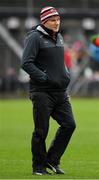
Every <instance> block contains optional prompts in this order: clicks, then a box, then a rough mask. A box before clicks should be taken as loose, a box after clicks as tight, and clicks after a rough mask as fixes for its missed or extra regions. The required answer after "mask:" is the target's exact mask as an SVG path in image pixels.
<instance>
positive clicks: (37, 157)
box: [22, 26, 75, 171]
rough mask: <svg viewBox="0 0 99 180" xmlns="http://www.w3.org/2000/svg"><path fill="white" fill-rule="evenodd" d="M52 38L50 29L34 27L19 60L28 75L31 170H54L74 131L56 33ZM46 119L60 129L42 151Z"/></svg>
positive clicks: (61, 41)
mask: <svg viewBox="0 0 99 180" xmlns="http://www.w3.org/2000/svg"><path fill="white" fill-rule="evenodd" d="M54 35H55V34H54ZM54 38H55V39H53V33H52V31H51V30H48V29H47V28H45V27H43V26H37V28H36V29H35V30H32V31H31V32H30V34H29V35H28V37H27V39H26V44H25V48H24V52H23V58H22V67H23V69H24V70H25V71H26V72H27V73H28V74H29V75H30V99H31V100H32V103H33V119H34V132H33V135H32V141H31V147H32V163H33V164H32V167H33V170H34V171H35V170H37V169H43V168H45V167H46V164H47V163H49V164H53V165H54V166H56V167H58V166H57V165H58V164H59V163H60V159H61V156H62V154H63V153H64V151H65V149H66V147H67V145H68V143H69V140H70V138H71V136H72V133H73V131H74V129H75V121H74V118H73V113H72V109H71V105H70V103H69V99H68V97H67V94H66V89H67V86H68V84H69V82H70V76H69V72H68V71H67V69H65V65H64V47H63V39H62V36H61V35H60V33H56V36H55V37H54ZM50 116H52V117H53V119H55V120H56V121H57V123H58V124H59V125H60V127H59V129H58V130H57V133H56V136H55V138H54V140H53V142H52V144H51V146H50V148H49V150H48V152H46V144H45V140H46V137H47V134H48V129H49V118H50Z"/></svg>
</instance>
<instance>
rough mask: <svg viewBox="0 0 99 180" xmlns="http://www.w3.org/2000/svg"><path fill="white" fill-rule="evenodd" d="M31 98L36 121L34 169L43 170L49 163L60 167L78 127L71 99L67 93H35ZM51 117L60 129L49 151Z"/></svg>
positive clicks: (32, 145)
mask: <svg viewBox="0 0 99 180" xmlns="http://www.w3.org/2000/svg"><path fill="white" fill-rule="evenodd" d="M30 98H31V100H32V103H33V120H34V131H33V134H32V141H31V150H32V167H33V169H34V168H43V167H45V166H46V163H47V162H49V163H52V164H54V165H58V164H60V159H61V156H62V155H63V153H64V151H65V150H66V147H67V145H68V143H69V141H70V138H71V136H72V134H73V131H74V129H75V127H76V125H75V121H74V117H73V113H72V108H71V104H70V102H69V98H68V96H67V94H66V92H33V93H32V94H31V97H30ZM50 117H52V118H53V119H54V120H56V121H57V123H58V124H59V128H58V130H57V132H56V135H55V137H54V139H53V141H52V143H51V145H50V147H49V149H48V151H47V150H46V143H45V141H46V137H47V134H48V130H49V119H50Z"/></svg>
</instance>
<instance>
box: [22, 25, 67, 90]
mask: <svg viewBox="0 0 99 180" xmlns="http://www.w3.org/2000/svg"><path fill="white" fill-rule="evenodd" d="M22 68H23V69H24V70H25V71H26V72H27V73H28V74H29V75H30V91H31V92H32V91H65V90H66V88H67V86H68V84H69V82H70V75H69V72H68V71H67V70H66V69H65V66H64V46H63V39H62V36H61V35H60V33H57V36H56V41H55V40H54V39H53V38H52V37H51V35H49V34H48V33H47V32H46V31H45V30H44V29H43V28H42V27H41V26H37V28H36V29H35V30H32V31H31V32H30V33H29V35H28V36H27V39H26V43H25V48H24V52H23V57H22Z"/></svg>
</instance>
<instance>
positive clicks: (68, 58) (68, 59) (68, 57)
mask: <svg viewBox="0 0 99 180" xmlns="http://www.w3.org/2000/svg"><path fill="white" fill-rule="evenodd" d="M64 63H65V66H66V67H67V68H68V69H71V68H72V58H71V54H70V52H69V50H65V52H64Z"/></svg>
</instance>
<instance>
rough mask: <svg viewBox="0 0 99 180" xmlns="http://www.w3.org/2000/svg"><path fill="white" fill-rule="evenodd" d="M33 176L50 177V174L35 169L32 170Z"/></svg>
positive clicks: (43, 170) (44, 170)
mask: <svg viewBox="0 0 99 180" xmlns="http://www.w3.org/2000/svg"><path fill="white" fill-rule="evenodd" d="M33 174H34V175H40V176H42V175H51V173H49V172H48V171H46V169H37V170H36V169H35V170H33Z"/></svg>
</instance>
